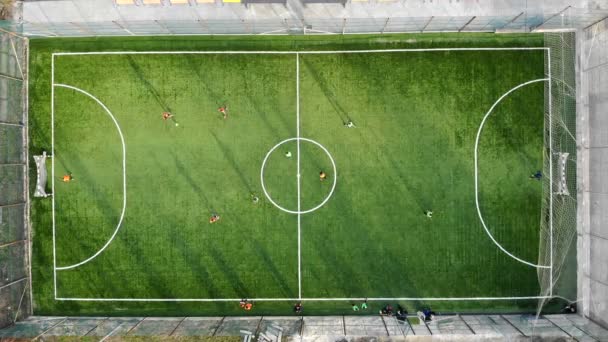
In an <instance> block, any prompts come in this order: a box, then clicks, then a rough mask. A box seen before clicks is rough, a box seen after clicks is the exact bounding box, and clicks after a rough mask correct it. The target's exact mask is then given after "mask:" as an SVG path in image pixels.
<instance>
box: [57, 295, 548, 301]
mask: <svg viewBox="0 0 608 342" xmlns="http://www.w3.org/2000/svg"><path fill="white" fill-rule="evenodd" d="M550 298H553V297H550V296H530V297H525V296H524V297H460V298H451V297H447V298H440V297H439V298H424V297H422V298H413V297H394V298H393V297H376V298H369V297H355V298H249V300H250V301H253V302H293V301H308V302H331V301H335V302H343V301H364V300H367V301H370V302H372V301H374V302H377V301H396V300H403V301H407V300H410V301H445V302H455V301H467V300H480V301H481V300H488V301H498V300H536V299H550ZM55 300H59V301H83V302H238V301H241V300H242V298H214V299H211V298H210V299H206V298H202V299H199V298H55Z"/></svg>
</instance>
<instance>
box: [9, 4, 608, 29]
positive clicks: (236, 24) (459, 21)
mask: <svg viewBox="0 0 608 342" xmlns="http://www.w3.org/2000/svg"><path fill="white" fill-rule="evenodd" d="M242 6H244V5H242ZM353 6H355V5H353ZM193 11H194V12H195V10H193ZM509 12H511V13H509V14H505V15H499V16H496V15H489V16H476V15H467V16H426V17H423V16H410V17H403V16H399V14H400V13H396V14H395V16H393V17H376V16H373V12H369V13H368V14H367V15H369V16H361V17H352V16H349V17H337V16H336V17H330V18H324V17H322V16H304V17H302V18H299V19H296V18H276V19H274V18H273V19H268V18H259V17H258V18H256V16H255V15H252V16H248V18H243V19H238V18H233V17H232V18H221V16H222V15H221V14H220V15H218V16H219V17H220V18H214V19H205V18H197V19H179V20H172V19H167V18H165V15H164V12H162V10H159V12H158V16H157V17H154V16H152V17H150V15H147V16H139V15H138V16H136V17H140V18H141V17H147V18H149V19H141V20H128V19H120V20H105V19H102V20H100V19H99V18H87V17H82V18H80V19H79V20H77V21H69V22H62V21H57V22H54V21H46V22H29V21H23V22H19V23H9V22H5V23H0V27H2V28H4V29H6V30H7V31H11V32H21V33H23V34H24V35H26V36H40V37H55V36H117V35H126V36H130V35H132V36H139V35H184V34H316V33H317V34H318V33H332V34H359V33H381V34H382V33H407V32H503V31H504V32H509V31H515V32H530V31H545V30H564V29H575V28H584V27H587V26H589V25H592V24H594V23H596V22H598V21H600V20H602V19H603V18H606V17H607V16H608V11H607V10H593V11H592V10H588V9H578V8H574V7H571V6H569V7H566V8H564V9H561V10H560V11H557V12H551V13H528V12H526V11H517V10H512V11H509ZM129 13H131V12H129ZM219 13H223V12H219ZM230 13H232V12H230ZM362 13H367V12H366V10H362ZM46 16H47V17H53V13H48V14H46ZM127 18H128V17H127Z"/></svg>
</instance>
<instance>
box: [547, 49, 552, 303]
mask: <svg viewBox="0 0 608 342" xmlns="http://www.w3.org/2000/svg"><path fill="white" fill-rule="evenodd" d="M547 59H548V61H549V63H548V67H547V71H548V73H549V75H547V76H548V78H549V245H550V248H549V251H551V255H549V260H550V263H551V271H550V273H549V295H550V296H553V120H552V116H553V115H552V114H553V103H552V102H553V94H552V92H553V91H552V85H551V83H552V82H553V81H552V79H553V78H552V77H551V49H547Z"/></svg>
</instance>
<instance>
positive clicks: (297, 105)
mask: <svg viewBox="0 0 608 342" xmlns="http://www.w3.org/2000/svg"><path fill="white" fill-rule="evenodd" d="M296 138H298V139H297V140H296V143H297V146H298V147H297V150H298V151H297V155H298V157H297V165H298V166H297V167H298V173H297V177H296V179H297V180H298V299H302V250H301V247H300V246H301V243H300V241H301V234H300V227H301V218H302V214H301V213H300V212H301V211H302V206H301V199H300V188H301V182H300V54H299V53H296Z"/></svg>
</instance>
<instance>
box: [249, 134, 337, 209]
mask: <svg viewBox="0 0 608 342" xmlns="http://www.w3.org/2000/svg"><path fill="white" fill-rule="evenodd" d="M294 140H303V141H307V142H309V143H313V144H315V145H317V146H318V147H319V148H321V149H322V150H323V151H324V152H325V153H326V154H327V156H328V157H329V160H330V161H331V164H332V167H333V171H334V174H333V176H334V182H333V184H332V186H331V190H330V191H329V194H328V195H327V197H325V199H324V200H323V201H322V202H321V203H320V204H319V205H317V206H316V207H314V208H311V209H308V210H302V211H300V210H290V209H286V208H283V207H282V206H280V205H279V204H278V203H276V202H275V201H274V200H273V199H272V197H270V194H269V193H268V191H267V190H266V185H265V184H264V168H265V167H266V162H267V161H268V157H270V155H271V154H272V152H274V150H276V149H277V148H278V147H279V146H281V145H283V144H284V143H287V142H290V141H294ZM260 181H261V184H262V190H263V191H264V195H266V198H268V200H269V201H270V203H272V204H274V206H275V207H277V208H279V209H281V210H283V211H284V212H286V213H290V214H308V213H311V212H313V211H315V210H317V209H319V208H321V207H322V206H323V205H325V203H327V201H329V199H330V198H331V195H333V193H334V190H335V189H336V183H337V181H338V171H337V169H336V162H335V161H334V158H333V157H332V156H331V154H330V153H329V151H328V150H327V149H326V148H325V146H323V145H321V144H319V143H318V142H316V141H314V140H312V139H308V138H301V137H300V138H288V139H285V140H283V141H281V142H280V143H278V144H276V145H274V147H273V148H271V149H270V151H268V153H267V154H266V157H264V161H262V168H261V170H260Z"/></svg>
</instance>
